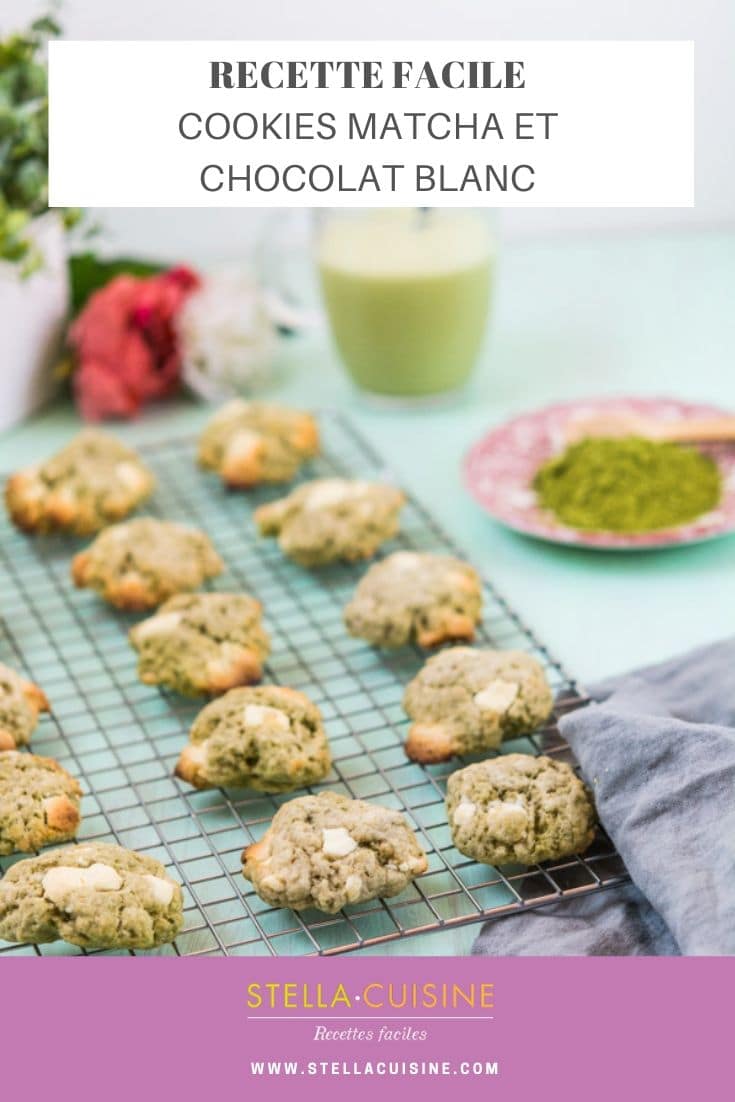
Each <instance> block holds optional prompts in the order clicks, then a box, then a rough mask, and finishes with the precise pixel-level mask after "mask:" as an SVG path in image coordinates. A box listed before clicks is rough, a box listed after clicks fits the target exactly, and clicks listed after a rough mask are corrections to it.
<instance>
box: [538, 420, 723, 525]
mask: <svg viewBox="0 0 735 1102" xmlns="http://www.w3.org/2000/svg"><path fill="white" fill-rule="evenodd" d="M533 488H534V490H535V491H536V493H537V495H538V499H539V503H540V505H542V506H543V507H544V508H545V509H549V510H550V511H551V512H552V513H554V515H555V516H556V518H557V519H558V520H560V521H561V522H562V523H563V524H565V525H567V526H568V527H570V528H585V529H588V530H592V531H599V532H651V531H654V530H655V529H658V528H673V527H675V526H676V525H678V524H685V523H686V522H687V521H691V520H694V519H695V518H696V517H698V516H701V515H702V514H703V513H708V512H709V511H710V510H711V509H714V508H715V507H716V506H717V504H718V503H719V501H720V496H721V493H722V480H721V477H720V472H719V470H718V468H717V464H716V463H715V462H714V461H713V460H712V459H710V458H709V457H708V456H706V455H703V454H702V452H700V451H697V449H696V448H692V447H682V446H681V445H679V444H670V443H660V442H657V441H655V440H647V439H644V438H643V437H640V436H625V437H588V438H587V439H585V440H581V441H580V442H579V443H577V444H572V445H571V446H570V447H568V448H567V449H566V451H565V452H564V453H563V454H562V455H559V456H556V457H555V458H554V459H550V460H549V461H548V462H546V463H544V465H543V466H542V467H540V468H539V470H538V471H537V472H536V475H535V477H534V480H533Z"/></svg>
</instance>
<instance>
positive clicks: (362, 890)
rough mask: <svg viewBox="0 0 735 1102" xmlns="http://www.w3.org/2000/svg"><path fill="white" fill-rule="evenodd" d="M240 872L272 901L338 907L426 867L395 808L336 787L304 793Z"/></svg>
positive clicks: (397, 886) (391, 890)
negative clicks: (354, 796)
mask: <svg viewBox="0 0 735 1102" xmlns="http://www.w3.org/2000/svg"><path fill="white" fill-rule="evenodd" d="M242 859H243V870H242V871H243V876H244V877H245V879H246V880H250V881H251V882H252V884H253V887H254V888H255V890H256V892H257V893H258V895H259V896H260V897H261V899H263V900H265V902H266V903H270V904H271V905H272V906H274V907H291V908H292V909H293V910H295V911H300V910H303V909H304V908H305V907H316V908H317V909H318V910H320V911H326V912H327V914H335V913H336V912H337V911H339V910H341V909H342V907H344V906H346V905H347V904H348V903H364V902H365V901H366V900H368V899H376V898H378V897H384V898H388V897H389V896H392V895H398V894H399V892H402V891H403V889H404V888H405V887H406V885H407V884H409V883H410V882H411V880H413V878H414V877H415V876H420V875H421V873H423V872H426V869H427V860H426V854H425V853H424V851H423V850H422V849H421V846H420V845H419V843H418V841H417V840H416V835H415V834H414V832H413V831H412V830H411V828H410V827H409V825H408V823H407V822H406V820H405V819H404V818H403V816H402V815H401V814H400V813H399V812H398V811H392V810H389V809H388V808H386V807H380V806H378V805H376V804H370V803H366V802H365V801H364V800H350V799H348V798H347V797H346V796H340V795H338V794H337V793H336V792H322V793H321V794H320V795H319V796H300V797H298V798H297V799H295V800H289V801H288V803H286V804H283V806H282V807H280V808H279V809H278V811H277V812H276V814H275V816H274V818H273V822H272V823H271V825H270V826H269V828H268V830H267V831H266V832H265V834H264V835H263V837H262V838H261V840H260V841H259V842H256V843H255V845H252V846H248V847H247V849H246V850H244V851H243V855H242Z"/></svg>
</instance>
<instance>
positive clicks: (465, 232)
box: [317, 209, 494, 398]
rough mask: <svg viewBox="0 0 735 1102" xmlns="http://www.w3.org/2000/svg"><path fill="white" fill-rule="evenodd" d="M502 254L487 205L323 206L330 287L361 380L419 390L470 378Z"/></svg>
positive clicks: (322, 269) (340, 342)
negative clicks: (470, 207) (473, 207)
mask: <svg viewBox="0 0 735 1102" xmlns="http://www.w3.org/2000/svg"><path fill="white" fill-rule="evenodd" d="M493 258H494V248H493V235H492V231H491V226H490V222H489V218H488V216H487V213H485V212H481V211H475V210H437V209H400V210H364V211H363V210H359V211H357V210H335V211H330V212H327V213H325V212H318V233H317V264H318V268H319V274H320V280H321V286H322V292H323V296H324V301H325V304H326V310H327V315H328V318H329V322H330V326H331V329H332V333H333V335H334V338H335V341H336V344H337V349H338V351H339V354H340V356H341V358H342V360H343V361H344V363H345V366H346V367H347V370H348V371H349V372H350V374H351V376H352V378H353V379H354V381H355V382H356V383H357V384H358V385H359V386H361V387H362V388H363V389H365V390H367V391H371V392H373V393H375V394H384V395H392V396H395V397H413V398H415V397H424V396H428V395H433V394H439V393H442V392H444V391H448V390H453V389H455V388H456V387H458V386H460V385H461V384H462V383H464V382H465V381H466V379H467V378H468V376H469V374H470V372H471V370H472V368H473V366H474V364H475V362H476V360H477V356H478V353H479V350H480V347H481V344H482V340H483V336H484V333H485V328H486V324H487V317H488V310H489V303H490V289H491V279H492V269H493Z"/></svg>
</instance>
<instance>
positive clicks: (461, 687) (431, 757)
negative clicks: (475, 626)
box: [403, 647, 554, 762]
mask: <svg viewBox="0 0 735 1102" xmlns="http://www.w3.org/2000/svg"><path fill="white" fill-rule="evenodd" d="M553 703H554V698H553V695H552V692H551V689H550V687H549V683H548V681H547V679H546V674H545V673H544V669H543V666H541V664H540V663H539V662H537V661H536V659H535V658H533V657H532V656H531V655H530V654H526V653H525V652H523V651H500V650H480V649H479V648H474V647H451V648H449V649H448V650H444V651H441V652H440V653H439V654H435V655H432V657H431V658H429V659H428V660H427V662H426V663H425V665H424V666H423V668H422V669H421V670H420V671H419V673H418V675H417V676H416V677H415V678H414V679H413V681H411V682H410V683H409V684H408V685H407V686H406V691H405V693H404V696H403V707H404V709H405V711H406V712H407V714H408V715H409V716H410V718H411V719H412V720H413V723H412V724H411V727H410V729H409V733H408V739H407V741H406V754H407V755H408V757H409V758H411V759H412V760H413V761H420V762H439V761H447V760H448V759H449V758H451V757H453V756H454V755H455V754H476V753H479V752H481V751H483V750H497V748H498V747H499V746H500V744H501V742H502V741H503V739H506V738H513V737H514V736H516V735H523V734H528V733H530V732H531V731H534V730H535V729H536V728H537V727H539V726H540V725H541V724H542V723H545V722H546V720H547V719H548V718H549V715H550V714H551V709H552V706H553Z"/></svg>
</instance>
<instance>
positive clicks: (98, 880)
mask: <svg viewBox="0 0 735 1102" xmlns="http://www.w3.org/2000/svg"><path fill="white" fill-rule="evenodd" d="M41 886H42V888H43V894H44V895H45V896H46V898H47V899H50V900H51V902H52V903H55V904H56V905H57V906H58V907H62V906H63V905H64V900H66V899H68V896H69V893H73V892H75V891H79V890H81V889H91V890H92V891H96V892H116V891H118V890H119V889H120V888H121V887H122V879H121V878H120V876H119V875H118V874H117V872H116V871H115V869H113V868H112V866H111V865H104V864H102V863H101V862H100V861H95V863H94V864H93V865H90V866H89V867H88V868H86V869H83V868H79V869H78V868H74V867H72V866H68V865H59V866H57V868H55V869H49V870H48V872H47V873H46V875H45V876H44V878H43V880H42V881H41Z"/></svg>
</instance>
